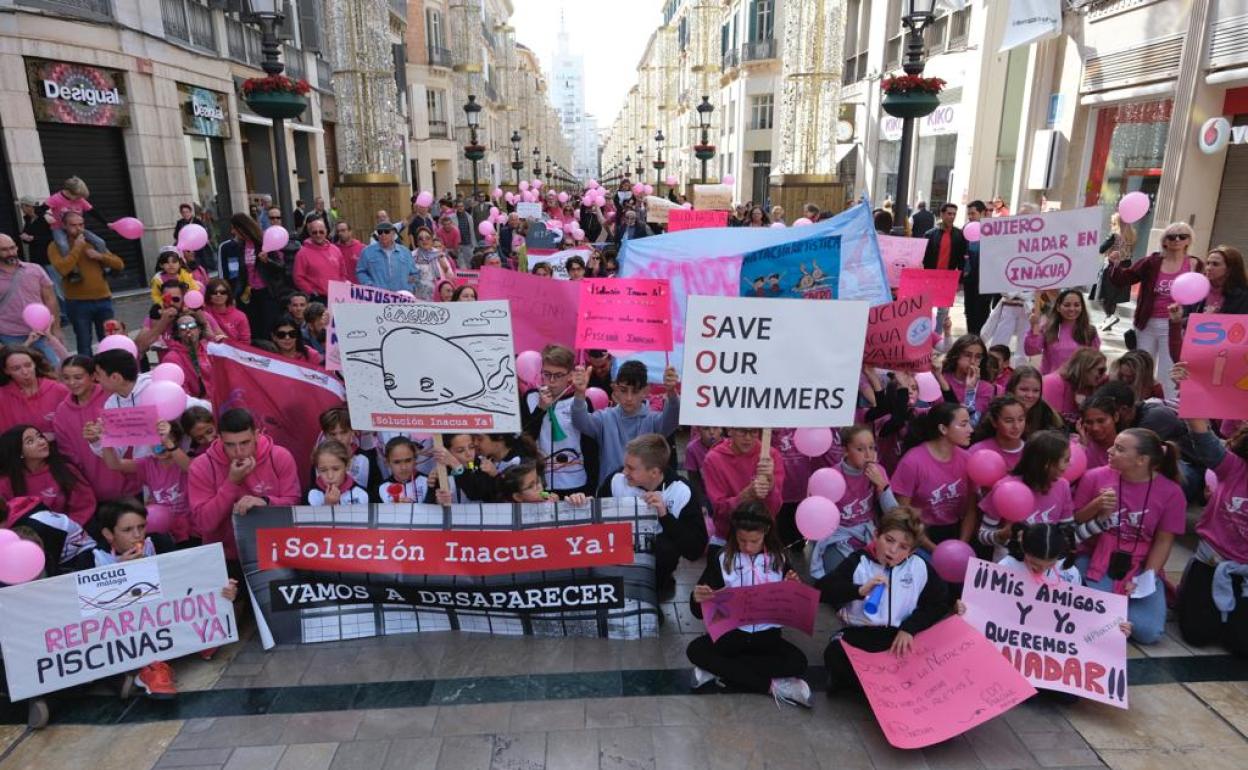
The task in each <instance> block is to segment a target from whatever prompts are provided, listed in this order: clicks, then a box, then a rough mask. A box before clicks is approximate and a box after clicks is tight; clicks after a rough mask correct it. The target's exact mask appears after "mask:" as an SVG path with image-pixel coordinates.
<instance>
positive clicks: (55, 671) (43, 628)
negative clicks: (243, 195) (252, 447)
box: [0, 543, 238, 701]
mask: <svg viewBox="0 0 1248 770" xmlns="http://www.w3.org/2000/svg"><path fill="white" fill-rule="evenodd" d="M226 580H227V577H226V574H225V554H224V551H222V548H221V544H220V543H213V544H211V545H204V546H200V547H198V548H190V549H186V550H180V551H173V552H171V553H167V554H162V555H160V556H150V557H147V558H143V559H135V560H133V561H125V562H118V563H117V564H109V565H106V566H103V567H95V568H94V569H88V570H83V571H82V572H73V573H70V574H67V575H60V576H58V577H54V578H47V579H44V580H35V581H32V582H30V583H23V584H21V585H16V586H10V587H8V588H4V589H0V616H2V617H4V623H0V644H2V645H3V649H4V663H5V666H4V668H5V674H6V676H7V677H8V682H9V696H10V697H11V698H12V699H13V700H15V701H18V700H22V699H24V698H30V697H34V696H36V695H42V694H44V693H49V692H54V691H56V690H63V689H65V688H66V687H73V686H74V685H79V684H84V683H86V682H93V681H95V680H97V679H103V678H105V677H108V676H112V675H114V674H123V673H126V672H127V671H135V670H138V669H140V668H142V667H144V666H146V665H147V664H149V663H153V662H155V661H158V660H173V659H174V658H180V657H182V656H184V655H190V654H191V653H194V652H199V651H200V650H206V649H209V648H212V647H220V646H221V645H224V644H229V643H230V642H237V641H238V624H237V623H236V622H235V621H234V605H233V604H232V603H231V602H229V601H227V600H226V599H225V597H223V596H221V589H223V588H225V586H226Z"/></svg>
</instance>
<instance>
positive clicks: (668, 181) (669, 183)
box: [663, 174, 680, 187]
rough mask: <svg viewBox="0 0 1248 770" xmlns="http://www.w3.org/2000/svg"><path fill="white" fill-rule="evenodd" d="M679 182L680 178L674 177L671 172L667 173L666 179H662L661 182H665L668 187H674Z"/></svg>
mask: <svg viewBox="0 0 1248 770" xmlns="http://www.w3.org/2000/svg"><path fill="white" fill-rule="evenodd" d="M679 182H680V180H679V179H677V178H676V177H675V176H674V175H672V174H668V175H667V179H664V180H663V183H664V184H666V185H667V186H668V187H675V186H676V185H677V184H678V183H679Z"/></svg>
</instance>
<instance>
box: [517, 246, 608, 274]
mask: <svg viewBox="0 0 1248 770" xmlns="http://www.w3.org/2000/svg"><path fill="white" fill-rule="evenodd" d="M593 252H594V250H593V249H564V250H563V251H556V252H555V253H554V254H530V255H529V271H530V272H532V270H533V266H534V265H550V270H551V273H550V274H551V277H553V278H555V279H557V280H560V281H566V280H568V265H567V262H568V258H569V257H580V258H581V259H582V260H584V261H585V263H586V264H588V263H589V257H590V255H591V254H593Z"/></svg>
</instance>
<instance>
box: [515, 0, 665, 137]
mask: <svg viewBox="0 0 1248 770" xmlns="http://www.w3.org/2000/svg"><path fill="white" fill-rule="evenodd" d="M512 6H513V7H514V8H515V13H514V14H513V15H512V17H511V19H510V23H511V26H513V27H515V28H516V42H518V43H523V44H524V45H525V46H526V47H528V48H529V49H530V50H532V51H533V52H534V53H536V54H537V56H538V58H539V59H541V62H542V71H543V72H545V73H546V75H547V76H549V75H550V65H551V61H552V60H553V58H554V55H555V44H556V38H557V36H558V34H559V12H560V10H563V12H564V14H565V16H564V18H565V19H566V23H567V27H568V43H569V45H568V47H569V48H570V49H571V52H572V53H574V54H577V53H579V54H581V55H582V56H584V57H585V109H586V110H587V111H588V112H589V113H590V114H591V115H593V116H594V117H596V118H597V119H598V126H599V128H604V127H606V126H608V125H609V124H610V122H611V121H612V120H614V119H615V115H616V113H617V112H619V109H620V106H621V105H622V104H623V103H624V97H625V96H626V95H627V94H628V89H629V88H631V87H632V86H633V84H634V83H636V82H637V62H638V61H640V60H641V54H642V52H643V51H644V50H645V48H646V41H648V40H649V39H650V35H651V33H653V32H654V30H655V29H657V28H658V26H659V24H661V23H662V21H663V12H662V9H663V0H632V1H631V2H628V3H623V4H612V3H595V2H585V0H574V1H573V2H568V0H512Z"/></svg>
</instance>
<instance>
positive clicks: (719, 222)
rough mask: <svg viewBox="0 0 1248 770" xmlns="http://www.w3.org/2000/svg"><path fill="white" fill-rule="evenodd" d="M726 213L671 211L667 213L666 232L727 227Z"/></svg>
mask: <svg viewBox="0 0 1248 770" xmlns="http://www.w3.org/2000/svg"><path fill="white" fill-rule="evenodd" d="M727 226H728V212H727V211H699V210H697V209H684V208H680V209H672V210H671V211H669V212H667V231H668V232H669V233H675V232H679V231H681V230H696V229H698V228H701V227H727Z"/></svg>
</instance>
